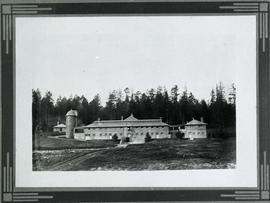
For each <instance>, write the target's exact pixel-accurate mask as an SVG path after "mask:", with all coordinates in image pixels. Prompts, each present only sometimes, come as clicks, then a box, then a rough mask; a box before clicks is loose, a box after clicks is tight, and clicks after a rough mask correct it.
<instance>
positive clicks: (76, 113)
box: [66, 109, 78, 117]
mask: <svg viewBox="0 0 270 203" xmlns="http://www.w3.org/2000/svg"><path fill="white" fill-rule="evenodd" d="M66 116H76V117H77V116H78V111H77V110H72V109H71V110H69V111H68V112H67V114H66Z"/></svg>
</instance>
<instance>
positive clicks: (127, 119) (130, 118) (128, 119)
mask: <svg viewBox="0 0 270 203" xmlns="http://www.w3.org/2000/svg"><path fill="white" fill-rule="evenodd" d="M137 120H138V119H137V118H135V117H134V116H133V114H131V115H130V116H129V117H127V118H126V119H125V120H124V121H137Z"/></svg>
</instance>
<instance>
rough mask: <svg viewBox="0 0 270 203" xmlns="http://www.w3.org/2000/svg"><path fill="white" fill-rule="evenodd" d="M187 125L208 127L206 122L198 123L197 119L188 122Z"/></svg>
mask: <svg viewBox="0 0 270 203" xmlns="http://www.w3.org/2000/svg"><path fill="white" fill-rule="evenodd" d="M186 125H207V124H206V123H204V122H201V121H198V120H196V119H194V118H193V119H192V120H191V121H190V122H188V123H187V124H186Z"/></svg>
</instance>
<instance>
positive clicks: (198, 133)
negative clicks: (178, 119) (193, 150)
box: [188, 132, 204, 135]
mask: <svg viewBox="0 0 270 203" xmlns="http://www.w3.org/2000/svg"><path fill="white" fill-rule="evenodd" d="M188 134H189V135H191V134H193V135H195V134H196V133H195V132H188ZM200 134H202V135H204V132H197V135H200Z"/></svg>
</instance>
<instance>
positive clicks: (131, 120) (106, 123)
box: [85, 114, 168, 128]
mask: <svg viewBox="0 0 270 203" xmlns="http://www.w3.org/2000/svg"><path fill="white" fill-rule="evenodd" d="M164 126H168V124H167V123H163V122H162V120H161V119H142V120H141V119H137V118H135V117H134V116H133V115H132V114H131V115H130V116H129V117H127V118H126V119H125V120H98V121H94V122H93V123H91V124H89V125H87V126H85V128H109V127H164Z"/></svg>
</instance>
